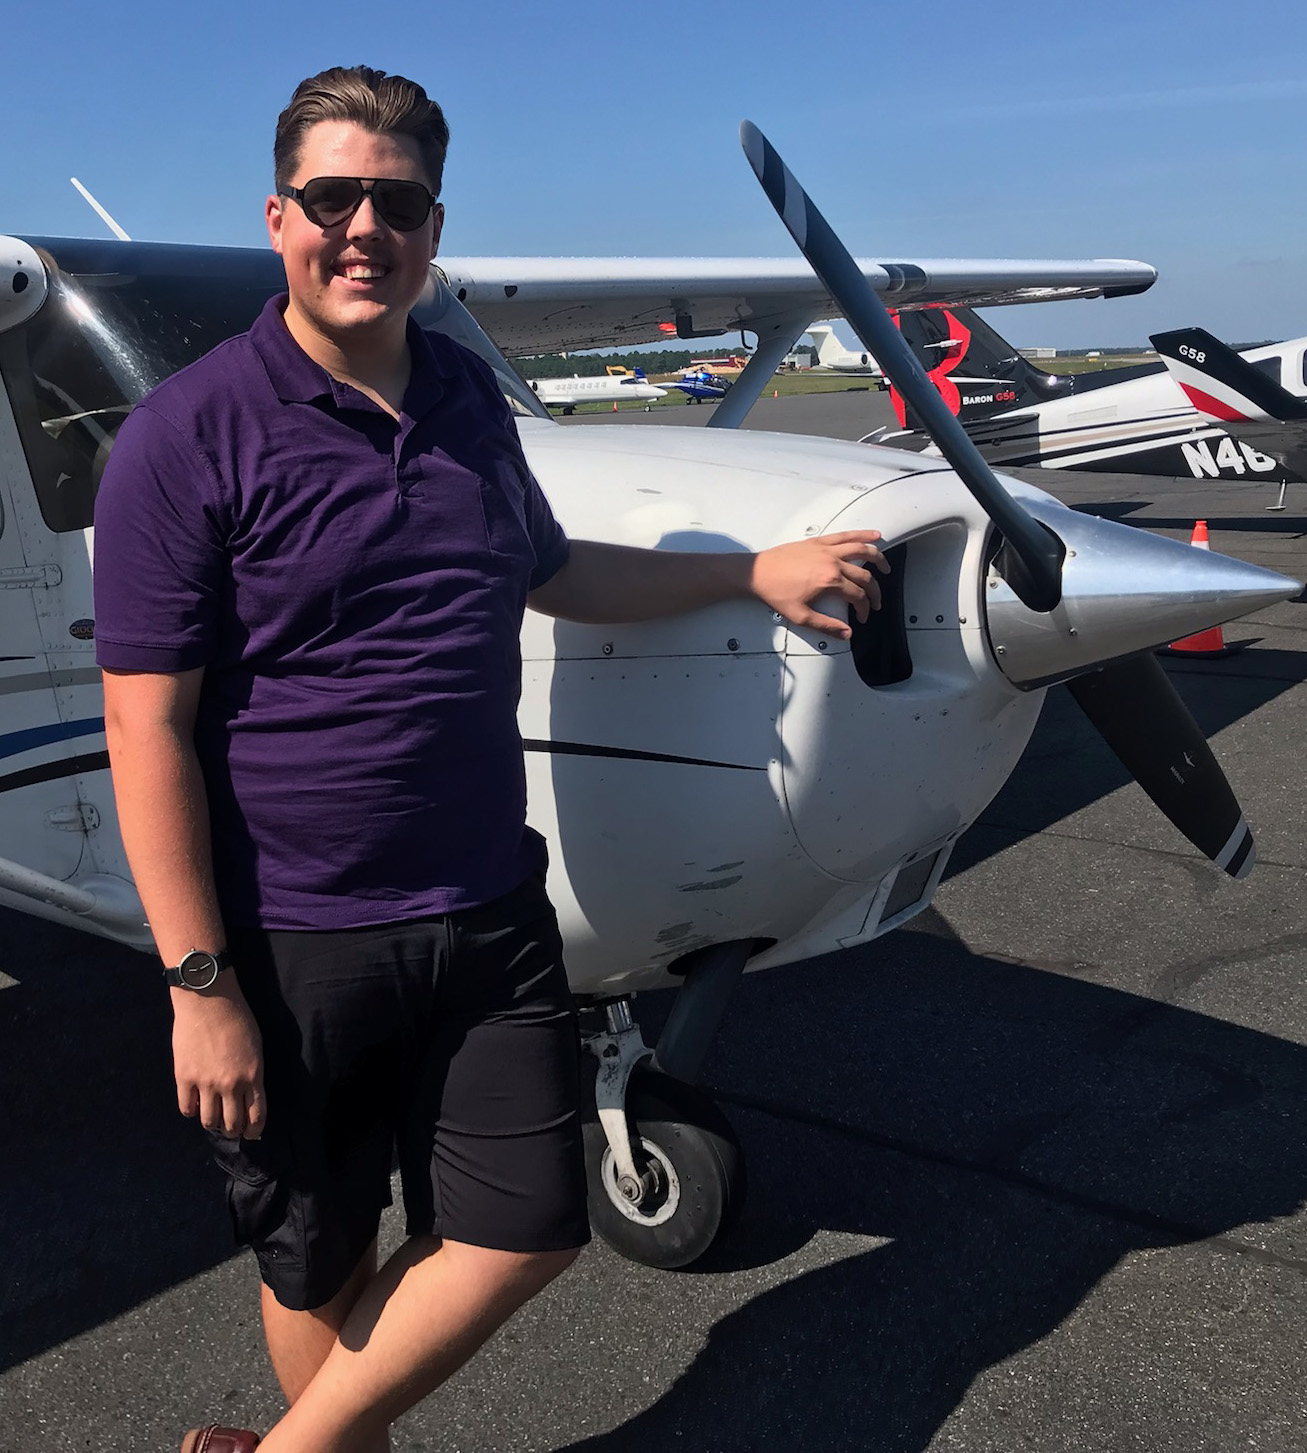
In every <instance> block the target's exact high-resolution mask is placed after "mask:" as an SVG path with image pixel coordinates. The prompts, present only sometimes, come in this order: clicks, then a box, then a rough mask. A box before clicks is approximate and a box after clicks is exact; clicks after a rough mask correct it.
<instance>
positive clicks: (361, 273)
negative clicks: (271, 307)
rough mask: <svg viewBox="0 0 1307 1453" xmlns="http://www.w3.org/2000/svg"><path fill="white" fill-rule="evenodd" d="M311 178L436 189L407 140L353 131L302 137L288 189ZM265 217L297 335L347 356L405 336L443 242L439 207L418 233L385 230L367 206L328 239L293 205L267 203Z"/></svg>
mask: <svg viewBox="0 0 1307 1453" xmlns="http://www.w3.org/2000/svg"><path fill="white" fill-rule="evenodd" d="M313 177H362V178H364V179H365V180H370V179H372V178H376V177H388V178H394V179H400V180H404V181H414V182H421V183H422V184H423V186H425V187H427V188H428V189H429V188H430V186H431V178H430V176H428V175H427V171H426V168H425V167H424V166H423V165H422V161H421V159H420V156H419V153H418V147H417V143H416V142H415V141H414V140H413V139H412V138H411V137H408V136H391V135H380V134H378V133H377V132H373V131H366V130H364V128H363V127H361V126H358V125H356V124H355V123H354V122H352V121H319V122H318V123H317V124H316V125H314V126H311V127H310V128H309V130H308V131H307V132H306V133H305V136H304V144H303V146H302V147H301V148H300V157H299V165H298V166H297V167H296V169H295V174H294V176H293V177H292V178H291V185H292V186H294V187H302V186H303V185H304V183H305V182H307V181H309V180H311V179H312V178H313ZM266 211H267V220H268V235H269V237H270V238H271V239H272V246H273V248H274V250H275V251H277V252H279V253H280V254H281V258H282V262H283V263H284V264H285V267H286V283H287V286H288V288H289V290H290V307H289V308H288V310H287V319H286V321H287V325H288V326H289V327H290V328H291V331H292V333H295V334H298V332H299V331H300V327H307V329H308V330H310V331H311V332H312V333H315V334H318V335H319V336H321V337H323V338H325V339H326V340H327V341H328V342H330V343H333V344H336V345H337V346H339V347H342V348H348V347H349V346H350V345H351V343H352V342H365V341H369V342H370V341H372V340H373V339H374V338H376V337H377V336H378V335H379V334H380V335H384V334H386V333H388V332H394V333H397V334H398V335H399V336H400V337H402V336H403V332H404V322H405V319H406V318H407V317H408V313H409V310H410V309H411V308H412V307H413V305H414V303H416V302H417V300H418V297H419V295H420V294H421V292H422V288H423V286H424V285H425V283H426V280H427V264H428V263H429V262H430V261H431V259H432V258H433V257H434V256H435V254H436V247H437V244H438V243H439V241H440V228H441V225H442V223H443V222H444V208H443V207H442V206H441V205H440V204H439V203H436V205H435V207H434V208H433V209H432V213H431V216H430V217H428V218H427V220H426V221H425V222H424V223H423V224H422V226H421V227H419V228H418V229H417V231H415V232H397V231H395V230H394V228H392V227H388V226H387V225H386V224H385V223H384V222H383V221H382V220H381V218H380V217H378V216H377V214H376V212H375V211H374V209H373V206H372V198H371V197H370V196H365V197H364V198H363V201H362V203H361V204H360V205H359V209H358V211H357V212H355V213H354V215H353V216H352V217H350V218H348V219H347V220H346V221H344V222H339V223H337V224H336V225H335V226H334V227H328V228H325V229H324V228H322V227H318V226H316V225H315V224H314V223H312V222H310V221H309V219H308V218H307V217H306V216H305V215H304V212H303V209H302V208H301V207H300V204H299V203H298V202H296V201H293V200H292V199H291V198H290V197H280V196H274V197H269V198H268V202H267V209H266ZM297 325H298V326H297Z"/></svg>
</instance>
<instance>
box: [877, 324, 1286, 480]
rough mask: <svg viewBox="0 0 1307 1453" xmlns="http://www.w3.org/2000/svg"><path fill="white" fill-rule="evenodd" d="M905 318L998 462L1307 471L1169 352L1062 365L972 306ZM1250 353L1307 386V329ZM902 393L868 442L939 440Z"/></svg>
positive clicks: (1161, 470) (963, 416)
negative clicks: (1218, 405)
mask: <svg viewBox="0 0 1307 1453" xmlns="http://www.w3.org/2000/svg"><path fill="white" fill-rule="evenodd" d="M898 321H899V326H900V328H901V330H902V332H903V336H904V338H905V339H906V340H907V341H908V343H909V345H910V346H911V347H912V349H913V352H914V353H915V354H916V355H917V358H918V360H919V361H920V362H921V363H922V364H923V366H924V367H925V368H926V370H927V372H928V373H929V375H930V377H931V378H932V379H933V380H934V382H935V385H936V387H937V389H938V390H939V392H940V395H941V396H942V397H943V398H944V400H945V402H947V403H948V405H949V407H950V409H951V410H952V411H953V413H954V414H956V415H957V417H958V419H959V420H960V421H961V423H962V425H963V427H964V428H965V429H966V431H967V433H968V434H969V435H970V436H971V438H972V440H973V441H974V443H975V444H976V445H977V447H978V448H979V449H980V451H981V453H982V454H983V455H984V456H985V458H986V459H987V460H989V462H990V463H991V464H996V465H1000V466H1003V465H1006V466H1010V467H1016V466H1018V465H1042V466H1043V467H1044V468H1045V469H1077V470H1089V471H1102V470H1106V471H1109V472H1115V471H1117V470H1124V471H1126V472H1128V473H1131V474H1161V475H1166V476H1168V477H1173V476H1179V477H1182V478H1183V477H1185V476H1191V477H1192V478H1194V479H1226V480H1243V481H1245V482H1248V483H1256V482H1259V481H1260V482H1265V483H1268V484H1272V483H1280V484H1282V483H1284V482H1285V481H1286V480H1288V481H1290V482H1292V481H1295V480H1297V479H1299V478H1301V475H1299V474H1297V473H1294V472H1293V471H1292V470H1290V469H1288V468H1286V467H1285V465H1284V464H1283V463H1281V462H1280V461H1279V460H1277V459H1276V458H1275V457H1274V456H1273V455H1272V454H1271V453H1269V452H1263V451H1262V450H1261V449H1259V448H1257V447H1255V446H1254V444H1253V443H1251V442H1249V441H1248V440H1247V439H1244V438H1235V437H1233V435H1232V434H1231V433H1230V432H1229V431H1228V430H1227V429H1226V428H1225V427H1224V426H1223V425H1222V424H1221V423H1219V422H1217V421H1216V420H1214V419H1213V418H1211V417H1208V416H1205V415H1204V414H1202V413H1201V412H1199V411H1198V410H1197V409H1195V408H1194V406H1193V404H1192V403H1191V402H1190V400H1189V399H1188V398H1187V397H1186V396H1185V394H1184V392H1183V391H1182V390H1181V389H1180V387H1179V386H1178V385H1177V384H1176V382H1175V381H1174V379H1172V378H1171V377H1170V375H1169V374H1168V372H1167V368H1166V364H1165V363H1164V362H1163V361H1162V360H1161V359H1158V360H1157V361H1156V362H1148V363H1141V364H1133V365H1129V366H1126V367H1122V368H1107V369H1103V370H1101V371H1100V372H1097V373H1076V374H1064V375H1058V374H1051V373H1048V372H1046V371H1045V370H1043V369H1041V368H1038V367H1036V366H1035V365H1034V364H1033V363H1031V362H1030V361H1029V360H1028V359H1025V358H1022V357H1021V355H1020V354H1019V353H1018V352H1017V350H1016V349H1015V348H1014V347H1013V346H1012V344H1010V343H1008V342H1007V341H1006V340H1005V339H1003V338H1001V337H1000V336H999V335H998V333H997V332H995V330H994V329H993V328H992V327H991V326H990V325H989V324H988V323H986V322H985V321H984V320H983V319H982V318H980V317H979V316H977V314H976V313H974V312H972V311H970V310H968V309H960V308H934V309H925V310H918V311H906V310H905V311H904V312H903V313H902V314H901V315H900V316H899V320H898ZM1240 356H1241V357H1243V358H1244V359H1246V360H1247V361H1248V362H1249V363H1250V364H1251V365H1252V366H1253V367H1255V368H1257V369H1259V370H1260V371H1262V372H1264V373H1267V374H1269V375H1270V376H1271V377H1273V378H1276V379H1278V380H1280V381H1281V382H1282V384H1283V386H1284V387H1285V388H1286V389H1288V390H1289V391H1290V392H1291V393H1294V394H1297V395H1298V396H1300V397H1302V396H1307V376H1305V375H1304V358H1305V356H1307V338H1292V339H1290V340H1288V341H1287V342H1284V343H1275V344H1267V345H1265V346H1263V347H1260V348H1250V349H1249V350H1248V351H1247V352H1246V353H1244V354H1242V355H1240ZM891 395H892V398H893V401H894V408H895V412H896V414H897V415H898V420H899V425H900V427H899V428H897V429H895V428H893V427H891V428H888V429H877V430H875V431H874V432H873V433H871V434H868V435H867V436H866V440H865V442H867V443H878V444H891V445H894V446H896V447H898V448H906V449H925V450H926V451H927V452H929V451H930V448H931V441H930V439H929V437H928V435H927V433H926V432H925V431H924V430H922V429H921V428H920V427H919V424H918V421H917V419H916V417H915V416H914V415H913V414H912V413H911V412H910V411H909V410H907V409H905V407H904V405H903V401H902V399H901V398H900V397H899V396H898V395H897V394H895V393H894V392H893V391H892V390H891Z"/></svg>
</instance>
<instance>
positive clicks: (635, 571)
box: [528, 530, 889, 639]
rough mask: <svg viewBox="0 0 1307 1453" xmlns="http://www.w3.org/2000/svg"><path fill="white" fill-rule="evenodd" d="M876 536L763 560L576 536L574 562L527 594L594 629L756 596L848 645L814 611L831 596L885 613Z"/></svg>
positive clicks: (778, 550) (818, 542)
mask: <svg viewBox="0 0 1307 1453" xmlns="http://www.w3.org/2000/svg"><path fill="white" fill-rule="evenodd" d="M879 539H880V531H879V530H845V531H842V532H841V533H839V534H835V535H820V536H817V537H816V538H814V539H811V540H795V541H793V542H792V543H790V544H787V545H777V546H775V547H774V548H772V549H770V550H763V551H761V552H760V553H759V554H757V555H751V554H747V553H745V552H743V551H742V552H740V553H739V554H731V555H725V554H695V553H689V552H682V551H673V550H639V549H633V548H632V547H630V546H627V545H607V544H602V543H600V542H599V541H596V540H573V541H572V542H571V553H570V555H569V556H568V560H567V563H566V564H565V565H564V566H563V567H562V569H561V570H559V571H558V573H557V574H556V575H554V576H552V577H551V578H550V579H549V580H547V581H546V582H545V583H544V584H543V585H541V586H539V587H538V588H537V589H535V590H533V591H532V592H531V594H530V596H529V597H528V600H529V603H530V605H531V608H532V609H533V610H538V611H541V612H543V614H545V615H551V616H560V617H561V618H562V619H564V620H569V621H583V622H586V623H587V624H591V625H612V624H617V623H618V622H622V621H643V620H652V619H654V618H656V617H659V616H670V615H680V614H681V613H682V612H683V611H691V610H699V609H701V608H702V607H704V606H707V605H715V604H717V602H718V601H723V600H735V599H739V598H741V597H744V596H750V595H752V596H756V597H757V598H758V599H759V600H761V601H764V602H765V603H766V604H767V605H769V606H770V607H771V608H772V610H774V611H779V612H780V614H781V615H783V616H784V617H785V618H786V620H788V621H790V622H791V623H792V624H794V625H797V626H808V627H811V628H812V629H814V630H818V631H825V632H826V633H827V634H828V635H832V636H839V637H841V638H842V639H847V638H848V637H849V635H851V634H852V633H851V631H850V630H849V626H848V623H847V622H846V621H842V620H837V619H836V618H835V617H834V616H829V615H824V614H823V613H822V612H820V611H817V610H814V609H813V608H812V602H813V601H814V600H816V599H817V597H818V596H820V595H823V594H825V593H827V592H834V593H835V594H837V595H840V596H843V598H844V599H845V600H846V601H848V602H849V604H850V605H851V606H852V607H853V609H854V611H855V612H856V614H857V617H858V619H859V620H862V621H865V620H866V619H867V613H868V612H869V611H872V610H877V609H879V607H880V585H879V583H878V582H877V580H876V571H880V572H881V573H882V574H885V573H887V572H888V571H889V565H888V563H887V562H886V560H885V557H884V556H883V555H882V554H881V552H880V550H879V549H878V548H877V547H876V541H877V540H879Z"/></svg>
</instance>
